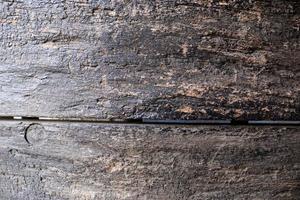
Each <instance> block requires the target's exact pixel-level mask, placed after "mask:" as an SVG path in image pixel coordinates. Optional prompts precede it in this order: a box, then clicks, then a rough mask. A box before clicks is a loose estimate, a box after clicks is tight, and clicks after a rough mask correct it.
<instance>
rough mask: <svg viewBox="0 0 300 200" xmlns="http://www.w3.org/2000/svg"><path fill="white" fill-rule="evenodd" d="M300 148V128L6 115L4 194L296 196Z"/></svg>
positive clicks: (32, 199) (1, 136)
mask: <svg viewBox="0 0 300 200" xmlns="http://www.w3.org/2000/svg"><path fill="white" fill-rule="evenodd" d="M25 133H26V137H25V138H26V140H27V141H26V140H25V139H24V134H25ZM29 143H30V144H29ZM299 155H300V128H299V127H234V126H217V127H215V126H198V127H191V126H152V125H147V126H143V125H116V124H115V125H112V124H110V125H109V124H84V123H72V124H70V123H45V122H43V123H39V124H38V123H29V122H1V123H0V194H1V199H3V200H4V199H5V200H6V199H10V200H20V199H22V200H40V199H55V200H61V199H72V200H76V199H78V200H79V199H80V200H90V199H93V200H97V199H103V200H104V199H105V200H115V199H128V200H132V199H134V200H139V199H149V200H150V199H151V200H156V199H157V200H161V199H164V200H199V199H282V200H291V199H295V200H296V199H299V195H300V188H299V181H300V180H299V173H300V156H299Z"/></svg>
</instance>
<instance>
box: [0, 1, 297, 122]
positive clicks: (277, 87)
mask: <svg viewBox="0 0 300 200" xmlns="http://www.w3.org/2000/svg"><path fill="white" fill-rule="evenodd" d="M299 5H300V3H299V1H298V0H289V1H286V0H278V1H231V0H230V1H226V2H224V1H213V2H211V1H204V0H197V1H191V0H190V1H181V0H174V1H161V0H159V1H146V0H140V1H137V0H132V1H112V0H105V1H70V0H66V1H60V0H52V1H47V0H31V1H7V0H1V1H0V24H1V26H0V39H1V40H0V41H1V42H0V115H8V116H41V117H82V118H98V119H99V118H102V119H110V118H120V119H124V118H125V119H129V118H151V119H229V118H234V119H245V120H262V119H263V120H299V119H300V105H299V104H300V84H299V80H300V77H299V75H300V71H299V70H300V65H299V63H300V54H299V52H300V49H299V46H300V45H299V44H300V42H299V41H300V40H299V22H300V15H299V10H300V6H299Z"/></svg>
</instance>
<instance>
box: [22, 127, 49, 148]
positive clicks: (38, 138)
mask: <svg viewBox="0 0 300 200" xmlns="http://www.w3.org/2000/svg"><path fill="white" fill-rule="evenodd" d="M24 138H25V140H26V142H27V143H28V144H30V145H36V144H40V143H42V142H43V141H45V139H46V132H45V128H44V126H43V125H41V124H39V123H32V124H30V125H29V126H27V127H26V129H25V134H24Z"/></svg>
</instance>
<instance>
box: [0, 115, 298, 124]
mask: <svg viewBox="0 0 300 200" xmlns="http://www.w3.org/2000/svg"><path fill="white" fill-rule="evenodd" d="M0 121H33V122H37V121H44V122H68V123H78V122H79V123H105V124H107V123H111V124H157V125H159V124H165V125H236V126H237V125H250V126H251V125H255V126H257V125H261V126H264V125H272V126H281V125H288V126H300V121H282V120H280V121H270V120H248V121H247V120H234V119H229V120H156V119H126V120H125V119H80V118H50V117H24V116H0Z"/></svg>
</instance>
